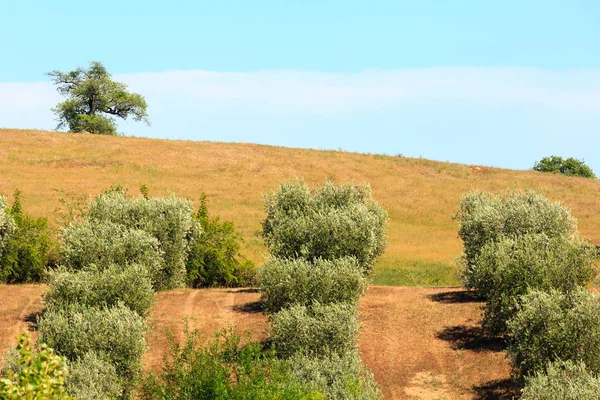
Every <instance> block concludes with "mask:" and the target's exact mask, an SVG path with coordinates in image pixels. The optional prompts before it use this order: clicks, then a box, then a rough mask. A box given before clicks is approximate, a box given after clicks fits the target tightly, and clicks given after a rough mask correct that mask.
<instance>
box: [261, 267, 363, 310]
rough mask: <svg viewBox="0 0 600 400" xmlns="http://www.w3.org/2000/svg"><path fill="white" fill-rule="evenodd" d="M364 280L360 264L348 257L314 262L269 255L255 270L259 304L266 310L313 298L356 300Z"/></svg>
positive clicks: (325, 301)
mask: <svg viewBox="0 0 600 400" xmlns="http://www.w3.org/2000/svg"><path fill="white" fill-rule="evenodd" d="M366 284H367V279H366V278H365V277H364V274H363V270H362V267H361V266H360V265H359V264H358V261H356V259H354V258H350V257H347V258H340V259H336V260H331V261H329V260H323V259H320V258H318V259H316V260H315V261H314V262H310V261H306V260H302V259H294V260H282V259H277V258H271V259H269V260H267V262H266V263H265V264H264V265H263V266H262V267H261V269H260V270H259V286H260V292H261V298H262V302H263V308H264V309H265V310H266V311H269V312H277V311H279V310H281V309H282V308H285V307H288V306H290V305H311V304H312V303H314V302H318V303H320V304H323V305H324V304H330V303H342V302H347V303H352V304H356V303H357V302H358V299H359V297H360V296H361V295H362V294H363V293H364V292H365V288H366Z"/></svg>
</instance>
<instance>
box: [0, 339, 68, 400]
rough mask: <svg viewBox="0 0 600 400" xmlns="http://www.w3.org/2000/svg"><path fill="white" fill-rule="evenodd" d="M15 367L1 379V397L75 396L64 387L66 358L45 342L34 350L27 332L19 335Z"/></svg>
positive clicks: (15, 399) (27, 399)
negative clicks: (37, 349) (14, 370)
mask: <svg viewBox="0 0 600 400" xmlns="http://www.w3.org/2000/svg"><path fill="white" fill-rule="evenodd" d="M17 353H18V356H17V358H16V360H15V361H14V362H15V367H16V369H17V370H18V372H12V371H8V372H7V373H6V377H5V378H3V379H0V399H1V400H38V399H39V400H42V399H57V400H70V399H72V398H71V397H70V396H69V395H68V394H67V392H66V391H65V379H66V378H67V376H68V370H67V365H66V361H65V359H64V358H63V357H60V356H58V355H56V354H55V353H54V350H52V349H51V348H49V347H48V346H46V345H45V344H42V345H41V346H40V349H39V351H37V352H36V351H34V349H33V346H32V345H31V343H30V340H29V336H28V335H27V333H26V332H25V333H23V334H22V335H21V336H19V344H18V345H17Z"/></svg>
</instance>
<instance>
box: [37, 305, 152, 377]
mask: <svg viewBox="0 0 600 400" xmlns="http://www.w3.org/2000/svg"><path fill="white" fill-rule="evenodd" d="M38 329H39V340H40V342H42V343H46V344H48V346H50V347H52V348H54V349H55V350H56V352H57V353H58V354H61V355H63V356H65V357H67V358H68V359H69V360H71V361H74V360H77V359H79V358H82V357H83V356H85V354H86V353H87V352H90V351H94V352H96V353H98V354H105V355H106V357H107V361H110V362H111V363H112V364H113V365H114V366H115V368H116V370H117V373H118V374H119V376H121V377H123V378H124V379H126V380H128V381H131V379H132V378H134V377H135V376H137V375H138V373H139V372H140V369H141V358H142V355H143V353H144V350H145V342H144V335H145V334H146V331H147V327H146V322H145V321H144V318H142V317H140V316H139V315H138V314H136V313H135V312H133V311H131V310H130V309H129V308H127V307H125V306H123V305H118V306H115V307H112V308H94V307H88V306H83V305H78V304H71V305H65V306H63V307H57V308H51V309H48V310H46V312H45V313H44V315H43V317H42V318H40V320H39V322H38Z"/></svg>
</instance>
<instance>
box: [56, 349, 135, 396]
mask: <svg viewBox="0 0 600 400" xmlns="http://www.w3.org/2000/svg"><path fill="white" fill-rule="evenodd" d="M66 389H67V392H68V393H69V394H70V395H71V396H73V397H74V398H76V399H77V400H114V399H120V398H122V396H123V382H122V380H121V378H120V377H119V375H118V374H117V370H116V369H115V366H114V365H112V364H111V363H110V362H109V361H106V360H105V358H104V357H101V356H99V355H98V354H96V353H95V352H93V351H89V352H87V353H85V354H84V355H83V357H81V358H78V359H77V360H76V361H74V362H71V363H69V377H68V378H67V383H66Z"/></svg>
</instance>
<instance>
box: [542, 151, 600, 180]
mask: <svg viewBox="0 0 600 400" xmlns="http://www.w3.org/2000/svg"><path fill="white" fill-rule="evenodd" d="M533 169H534V170H536V171H540V172H554V173H560V174H564V175H568V176H581V177H584V178H593V179H596V175H594V171H592V169H591V168H590V167H588V166H587V165H586V164H585V162H584V161H583V160H578V159H576V158H572V157H569V158H567V159H563V158H562V157H558V156H550V157H544V158H542V159H541V160H540V161H537V162H536V163H535V165H534V166H533Z"/></svg>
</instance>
